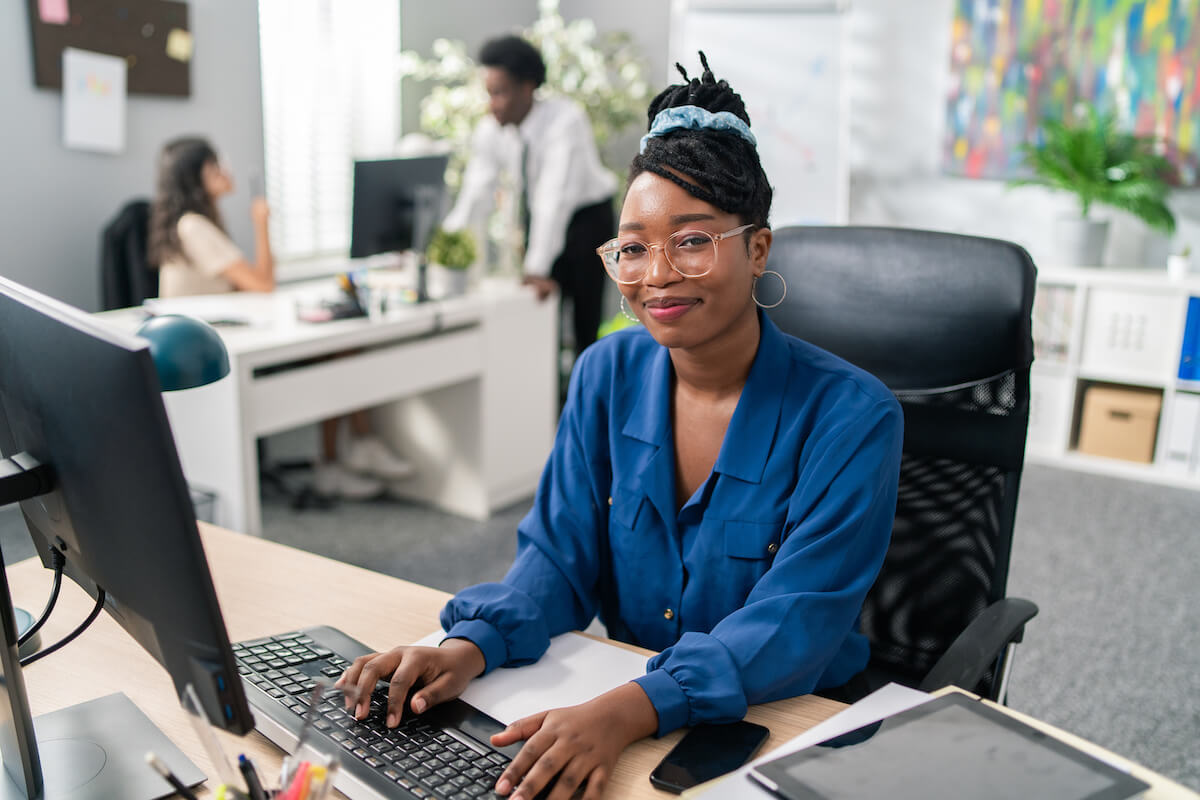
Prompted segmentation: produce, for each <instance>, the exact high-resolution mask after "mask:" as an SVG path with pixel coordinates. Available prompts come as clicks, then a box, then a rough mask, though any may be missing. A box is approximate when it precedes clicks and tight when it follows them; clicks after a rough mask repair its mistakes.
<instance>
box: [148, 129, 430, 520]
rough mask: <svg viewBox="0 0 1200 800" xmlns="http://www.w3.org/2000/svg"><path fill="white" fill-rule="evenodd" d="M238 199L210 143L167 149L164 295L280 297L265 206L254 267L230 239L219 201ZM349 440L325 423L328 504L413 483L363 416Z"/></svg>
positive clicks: (161, 254) (153, 257) (160, 215)
mask: <svg viewBox="0 0 1200 800" xmlns="http://www.w3.org/2000/svg"><path fill="white" fill-rule="evenodd" d="M232 191H233V175H232V174H231V173H230V171H229V170H228V169H227V168H226V167H225V166H224V165H223V164H222V163H221V161H220V159H218V158H217V153H216V151H215V150H213V148H212V145H210V144H209V143H208V142H207V141H206V140H204V139H201V138H197V137H185V138H181V139H176V140H174V141H172V142H168V143H167V145H166V146H165V147H164V148H163V151H162V154H161V156H160V157H159V165H158V190H157V193H156V195H155V198H154V203H153V205H152V206H151V210H150V242H149V249H150V263H152V264H157V265H158V268H159V272H160V275H159V295H160V296H161V297H183V296H187V295H196V294H220V293H223V292H233V291H246V292H270V291H273V290H274V289H275V259H274V257H273V256H272V254H271V240H270V235H269V230H268V227H267V220H268V218H269V217H270V209H269V208H268V206H267V201H266V198H263V197H255V198H254V200H253V201H252V203H251V206H250V217H251V220H252V221H253V225H254V263H250V262H249V261H247V260H246V257H245V255H244V254H243V253H242V251H241V249H240V248H238V246H237V245H236V244H235V243H234V241H233V240H232V239H231V238H229V234H227V233H226V232H225V226H224V224H223V223H222V222H221V214H220V212H219V211H218V210H217V201H218V200H219V199H220V198H222V197H224V196H225V195H227V194H229V193H230V192H232ZM347 419H348V420H349V427H350V433H351V436H350V439H349V441H348V442H346V443H345V444H344V445H343V446H342V447H341V448H340V449H341V451H342V456H341V458H340V459H339V457H338V451H339V446H338V445H339V442H338V438H339V429H340V427H341V425H340V422H341V420H340V419H327V420H325V421H324V422H322V423H321V438H322V455H323V461H322V463H320V464H318V465H317V468H316V472H315V474H314V484H315V486H314V488H315V489H316V491H317V493H318V494H321V495H324V496H327V497H342V498H346V499H365V498H368V497H374V496H376V495H379V494H381V493H382V492H383V491H384V490H385V488H386V482H387V481H393V480H402V479H404V478H407V477H409V476H411V475H412V472H413V469H412V466H411V465H410V464H409V463H408V462H406V461H403V460H402V459H400V458H398V457H396V455H395V454H394V453H392V452H391V450H389V449H388V447H387V446H386V445H384V443H383V442H382V441H381V440H380V439H379V438H378V437H376V436H373V435H371V421H370V418H369V417H368V416H367V412H366V411H356V412H354V413H353V414H350V415H349V416H348V417H347Z"/></svg>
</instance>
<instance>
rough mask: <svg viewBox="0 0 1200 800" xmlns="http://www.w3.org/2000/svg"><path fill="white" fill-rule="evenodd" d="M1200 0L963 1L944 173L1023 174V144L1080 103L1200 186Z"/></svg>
mask: <svg viewBox="0 0 1200 800" xmlns="http://www.w3.org/2000/svg"><path fill="white" fill-rule="evenodd" d="M1198 73H1200V0H1143V1H1142V2H1135V1H1134V0H956V2H955V11H954V27H953V33H952V38H951V54H950V92H949V98H948V102H947V107H946V142H945V159H944V160H945V165H946V171H947V172H950V173H953V174H957V175H965V176H967V177H971V178H1011V177H1014V176H1016V175H1019V174H1021V153H1020V150H1019V149H1018V146H1019V145H1020V144H1021V142H1026V141H1029V142H1036V141H1037V137H1038V124H1039V121H1040V120H1041V119H1044V118H1047V117H1049V118H1054V119H1064V118H1067V117H1068V116H1070V115H1071V112H1072V111H1073V110H1074V109H1076V108H1078V107H1079V106H1080V105H1081V104H1092V105H1094V106H1095V107H1096V108H1098V109H1101V110H1108V111H1111V112H1113V113H1115V114H1116V116H1117V119H1118V121H1119V123H1120V125H1121V127H1122V128H1124V129H1126V130H1133V131H1135V132H1136V133H1141V134H1152V135H1154V136H1155V137H1156V139H1158V141H1160V142H1161V143H1162V147H1163V153H1164V154H1165V155H1166V156H1167V157H1168V158H1169V159H1170V160H1171V162H1172V163H1173V164H1175V166H1176V167H1177V169H1178V176H1177V177H1178V182H1179V183H1180V184H1182V185H1187V186H1192V185H1196V184H1197V181H1198V178H1200V169H1198V154H1197V151H1198V150H1200V77H1198V76H1197V75H1198Z"/></svg>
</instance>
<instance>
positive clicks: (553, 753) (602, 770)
mask: <svg viewBox="0 0 1200 800" xmlns="http://www.w3.org/2000/svg"><path fill="white" fill-rule="evenodd" d="M656 730H658V713H657V712H656V711H655V710H654V706H653V705H651V703H650V698H648V697H647V696H646V693H645V692H644V691H642V687H640V686H638V685H637V684H636V683H627V684H625V685H624V686H620V687H618V688H616V689H613V690H612V691H610V692H605V693H604V694H602V695H600V696H599V697H597V698H596V699H594V700H589V701H588V702H586V703H582V704H580V705H577V706H571V707H569V708H556V709H554V710H552V711H543V712H541V713H539V714H534V715H533V716H531V717H525V718H524V719H519V720H517V721H516V722H514V723H513V724H511V725H509V726H508V727H507V728H505V729H504V730H503V731H501V732H500V733H497V734H496V735H495V736H493V737H492V744H493V745H495V746H497V747H504V746H506V745H510V744H513V743H514V742H519V741H521V740H522V739H524V740H526V741H525V745H524V747H522V748H521V752H519V753H517V757H516V758H514V759H513V760H512V763H511V764H509V765H508V768H507V769H505V770H504V772H503V773H502V774H501V775H500V779H499V780H498V781H496V792H497V793H498V794H502V795H507V794H509V793H510V792H512V796H511V797H512V800H518V798H520V800H533V798H534V797H536V796H537V794H538V792H540V791H542V789H543V788H544V787H546V786H547V785H548V784H549V783H550V781H551V780H553V779H554V777H555V776H556V775H557V776H558V780H557V782H555V784H554V788H553V790H552V791H551V792H550V794H549V796H548V800H568V798H570V797H571V796H572V795H574V794H575V790H576V789H578V788H579V787H580V786H582V785H584V784H586V786H587V788H586V789H585V790H584V794H583V798H584V800H599V798H600V796H601V795H602V794H603V793H604V788H605V786H607V785H608V779H609V776H611V775H612V771H613V766H614V765H615V764H616V763H617V758H618V757H620V755H621V752H622V751H623V750H624V749H625V748H626V747H627V746H628V745H630V744H632V743H633V742H636V741H637V740H638V739H641V738H643V737H645V736H649V735H650V734H652V733H654V732H655V731H656Z"/></svg>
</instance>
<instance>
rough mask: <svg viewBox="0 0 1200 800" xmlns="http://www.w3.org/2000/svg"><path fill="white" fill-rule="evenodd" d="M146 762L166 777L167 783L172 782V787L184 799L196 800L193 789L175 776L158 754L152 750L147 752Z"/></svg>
mask: <svg viewBox="0 0 1200 800" xmlns="http://www.w3.org/2000/svg"><path fill="white" fill-rule="evenodd" d="M146 763H147V764H149V765H150V766H151V767H152V768H153V769H154V771H155V772H157V773H158V774H159V775H162V776H163V778H165V779H166V781H167V783H169V784H171V788H172V789H174V790H175V793H176V794H178V795H179V796H180V797H182V798H183V800H196V795H195V794H194V793H193V792H192V790H191V789H189V788H188V787H186V786H184V784H183V781H181V780H179V778H177V777H175V773H174V772H171V770H170V769H168V767H167V765H166V764H164V763H163V762H162V761H161V760H160V759H159V757H158V756H156V755H154V753H152V752H150V751H147V752H146Z"/></svg>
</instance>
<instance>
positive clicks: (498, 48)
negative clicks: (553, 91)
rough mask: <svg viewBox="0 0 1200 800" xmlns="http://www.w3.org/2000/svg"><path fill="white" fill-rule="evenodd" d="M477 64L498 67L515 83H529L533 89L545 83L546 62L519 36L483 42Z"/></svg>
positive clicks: (534, 48) (502, 37) (536, 50)
mask: <svg viewBox="0 0 1200 800" xmlns="http://www.w3.org/2000/svg"><path fill="white" fill-rule="evenodd" d="M479 63H480V64H482V65H483V66H485V67H499V68H500V69H502V70H504V71H505V72H507V73H508V74H509V75H511V76H513V78H515V79H516V80H517V81H529V82H530V83H532V84H533V85H534V88H537V87H538V86H541V85H542V84H543V83H545V81H546V62H545V61H543V60H542V54H541V53H539V52H538V49H537V48H536V47H534V46H533V45H532V44H530V43H529V42H527V41H525V40H524V39H522V38H521V37H520V36H501V37H499V38H498V39H491V40H489V41H487V42H484V44H483V47H482V48H481V49H480V51H479Z"/></svg>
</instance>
